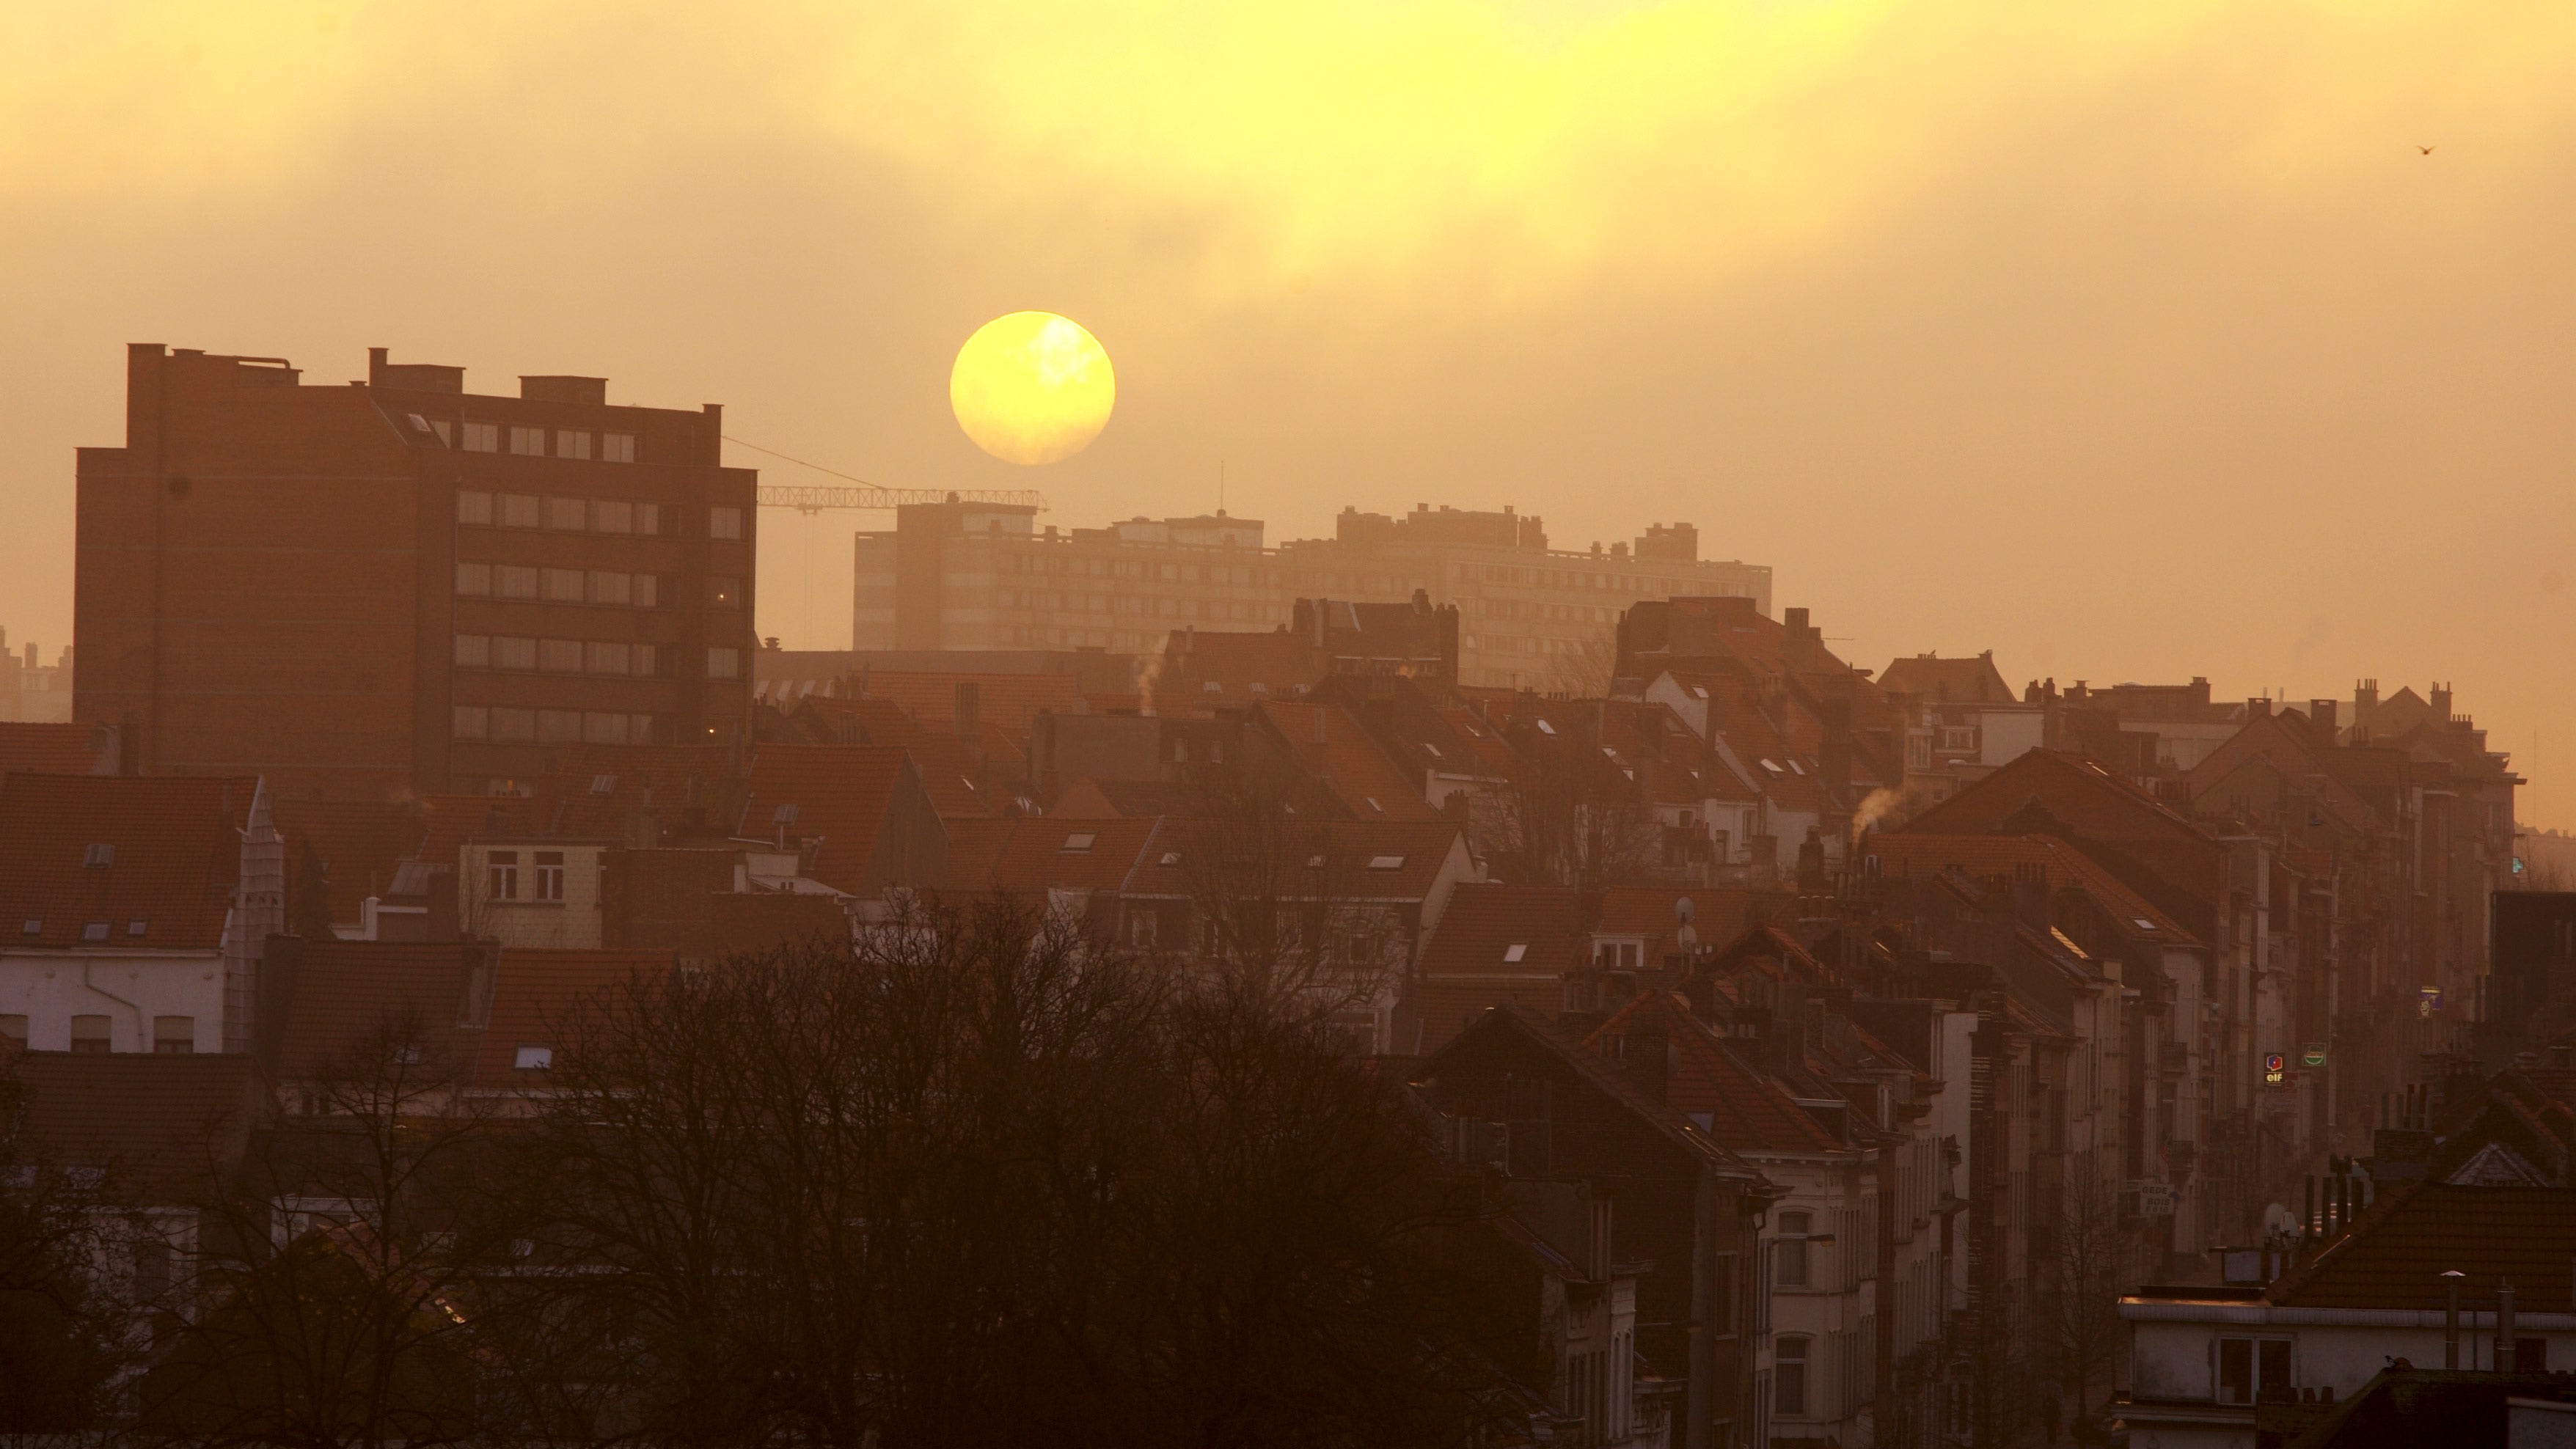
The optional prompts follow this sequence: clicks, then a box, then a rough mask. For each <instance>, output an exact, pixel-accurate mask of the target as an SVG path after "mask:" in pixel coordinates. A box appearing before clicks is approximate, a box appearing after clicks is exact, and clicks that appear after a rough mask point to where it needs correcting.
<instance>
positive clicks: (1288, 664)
mask: <svg viewBox="0 0 2576 1449" xmlns="http://www.w3.org/2000/svg"><path fill="white" fill-rule="evenodd" d="M1329 667H1330V661H1329V660H1327V659H1326V658H1325V656H1324V654H1323V652H1322V651H1321V650H1319V649H1317V648H1316V647H1315V646H1314V645H1313V644H1312V643H1311V642H1309V641H1308V640H1307V639H1306V637H1305V636H1304V635H1301V634H1296V633H1292V632H1290V631H1288V630H1286V629H1278V630H1270V631H1265V632H1260V633H1250V632H1246V633H1227V632H1219V631H1215V630H1205V631H1202V630H1195V629H1174V630H1173V631H1172V632H1171V634H1170V636H1169V638H1168V639H1167V640H1166V641H1165V642H1164V645H1163V668H1162V672H1161V675H1160V676H1159V677H1158V678H1157V679H1156V681H1155V683H1154V686H1153V691H1154V707H1155V709H1156V710H1157V711H1159V712H1161V713H1164V714H1182V715H1189V714H1205V713H1207V712H1208V711H1209V710H1211V709H1214V708H1216V707H1217V706H1219V705H1224V706H1227V707H1229V708H1234V709H1241V708H1243V707H1245V706H1247V705H1253V704H1259V703H1262V702H1264V701H1267V700H1273V699H1295V698H1296V697H1298V696H1299V695H1301V694H1303V693H1304V692H1305V690H1306V687H1307V686H1308V685H1311V684H1313V683H1315V682H1316V681H1317V680H1319V679H1322V678H1323V677H1324V671H1325V670H1326V669H1327V668H1329ZM1211 684H1213V685H1215V686H1216V688H1214V689H1210V688H1208V687H1207V686H1209V685H1211Z"/></svg>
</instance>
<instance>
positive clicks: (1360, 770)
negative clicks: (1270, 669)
mask: <svg viewBox="0 0 2576 1449" xmlns="http://www.w3.org/2000/svg"><path fill="white" fill-rule="evenodd" d="M1255 713H1256V714H1257V715H1259V716H1260V717H1261V718H1262V719H1265V720H1267V721H1268V722H1269V725H1270V727H1271V729H1272V731H1273V732H1275V733H1276V734H1277V736H1278V737H1279V739H1280V741H1281V742H1282V743H1284V744H1285V745H1286V746H1287V747H1288V749H1289V751H1290V752H1291V753H1293V754H1294V755H1295V756H1296V757H1297V759H1298V762H1299V763H1301V764H1303V765H1304V766H1305V767H1306V769H1307V770H1308V772H1310V773H1311V774H1313V775H1314V776H1315V777H1316V778H1317V779H1319V780H1322V781H1323V782H1324V783H1325V784H1326V785H1328V786H1330V787H1332V791H1333V793H1334V794H1335V795H1337V796H1339V797H1340V798H1341V801H1342V803H1343V804H1344V805H1345V806H1346V807H1348V808H1349V810H1350V812H1351V816H1352V818H1354V819H1357V820H1437V819H1440V818H1442V817H1441V814H1440V812H1439V811H1438V810H1436V809H1434V808H1433V807H1432V805H1431V802H1429V801H1428V800H1425V799H1424V798H1423V796H1422V782H1420V781H1418V780H1415V779H1413V778H1412V777H1410V776H1408V775H1407V774H1406V773H1405V772H1404V771H1403V769H1402V768H1401V767H1399V766H1398V765H1397V764H1396V763H1395V761H1393V760H1391V759H1389V758H1387V754H1386V751H1385V750H1383V749H1381V748H1379V746H1378V743H1377V741H1375V740H1373V739H1371V738H1369V734H1368V731H1367V730H1364V729H1362V728H1361V727H1360V722H1359V721H1358V720H1355V719H1353V718H1351V714H1350V711H1348V710H1346V709H1343V708H1341V707H1340V706H1338V705H1326V704H1298V703H1292V702H1287V701H1282V700H1271V701H1269V702H1267V703H1264V704H1262V705H1260V706H1259V707H1258V709H1257V710H1256V711H1255ZM1319 728H1320V732H1321V738H1320V739H1319V738H1318V737H1317V735H1318V730H1319Z"/></svg>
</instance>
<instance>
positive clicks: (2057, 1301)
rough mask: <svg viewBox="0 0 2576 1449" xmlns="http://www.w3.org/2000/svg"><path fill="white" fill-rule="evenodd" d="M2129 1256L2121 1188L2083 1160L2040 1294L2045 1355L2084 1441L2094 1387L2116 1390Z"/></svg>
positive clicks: (2052, 1230) (2044, 1265)
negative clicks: (2114, 1382)
mask: <svg viewBox="0 0 2576 1449" xmlns="http://www.w3.org/2000/svg"><path fill="white" fill-rule="evenodd" d="M2130 1257H2131V1254H2130V1241H2129V1237H2128V1235H2127V1233H2125V1232H2124V1231H2123V1230H2122V1229H2121V1226H2120V1204H2119V1195H2118V1189H2117V1188H2116V1187H2115V1186H2114V1185H2113V1184H2112V1183H2110V1182H2109V1181H2107V1180H2106V1179H2104V1178H2103V1176H2102V1175H2101V1174H2100V1173H2099V1172H2097V1171H2094V1170H2092V1169H2091V1168H2090V1166H2089V1165H2083V1164H2081V1163H2080V1160H2079V1165H2078V1166H2077V1167H2076V1170H2075V1172H2074V1174H2073V1177H2072V1180H2071V1181H2069V1182H2068V1183H2067V1185H2066V1189H2065V1193H2064V1196H2063V1200H2062V1204H2061V1210H2060V1211H2059V1212H2058V1213H2057V1214H2055V1215H2054V1217H2053V1220H2052V1221H2051V1223H2050V1224H2049V1243H2048V1252H2047V1255H2046V1256H2045V1258H2044V1259H2043V1260H2042V1261H2041V1262H2040V1263H2039V1264H2038V1268H2039V1272H2038V1274H2037V1277H2038V1279H2039V1282H2038V1284H2037V1288H2038V1292H2037V1293H2036V1294H2035V1295H2034V1299H2035V1301H2034V1310H2035V1311H2034V1317H2035V1318H2036V1319H2037V1320H2038V1321H2037V1324H2036V1325H2035V1326H2036V1327H2037V1329H2038V1331H2039V1332H2038V1345H2037V1347H2038V1349H2039V1356H2040V1358H2041V1361H2042V1363H2043V1365H2044V1366H2045V1368H2046V1371H2047V1373H2048V1375H2049V1377H2050V1378H2051V1379H2052V1380H2053V1381H2054V1383H2055V1386H2056V1388H2057V1390H2058V1392H2059V1397H2060V1398H2061V1399H2062V1400H2063V1401H2064V1402H2065V1404H2066V1406H2067V1414H2068V1418H2067V1422H2068V1423H2069V1424H2071V1425H2072V1426H2073V1428H2074V1431H2075V1433H2076V1434H2077V1436H2078V1437H2079V1438H2082V1437H2085V1436H2086V1435H2088V1433H2090V1432H2092V1430H2091V1428H2090V1426H2091V1416H2092V1413H2093V1408H2094V1400H2093V1391H2094V1388H2095V1386H2096V1385H2099V1386H2100V1387H2101V1388H2102V1390H2103V1391H2104V1392H2105V1393H2106V1394H2107V1393H2108V1392H2109V1390H2110V1387H2111V1374H2112V1369H2113V1367H2114V1366H2115V1363H2116V1360H2117V1355H2118V1352H2119V1345H2120V1339H2121V1331H2120V1313H2119V1306H2120V1289H2121V1284H2122V1281H2123V1279H2125V1278H2126V1277H2127V1275H2128V1273H2129V1271H2130Z"/></svg>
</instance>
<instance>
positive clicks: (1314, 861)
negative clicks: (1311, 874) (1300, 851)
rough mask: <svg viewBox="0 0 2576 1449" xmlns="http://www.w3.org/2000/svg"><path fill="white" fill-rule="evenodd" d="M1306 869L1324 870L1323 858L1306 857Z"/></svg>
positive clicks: (1317, 856) (1318, 856) (1316, 856)
mask: <svg viewBox="0 0 2576 1449" xmlns="http://www.w3.org/2000/svg"><path fill="white" fill-rule="evenodd" d="M1306 868H1307V869H1308V870H1322V869H1323V868H1324V858H1323V857H1322V856H1320V855H1310V856H1307V857H1306Z"/></svg>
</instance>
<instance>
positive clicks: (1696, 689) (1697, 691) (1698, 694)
mask: <svg viewBox="0 0 2576 1449" xmlns="http://www.w3.org/2000/svg"><path fill="white" fill-rule="evenodd" d="M1690 696H1691V698H1693V699H1706V698H1708V690H1707V689H1706V688H1705V687H1703V686H1701V685H1697V684H1694V685H1692V686H1691V687H1690Z"/></svg>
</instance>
